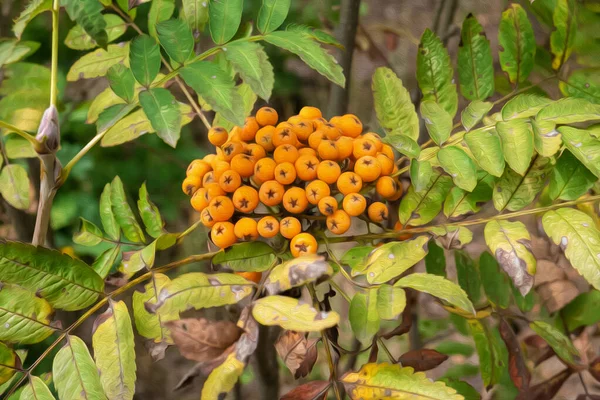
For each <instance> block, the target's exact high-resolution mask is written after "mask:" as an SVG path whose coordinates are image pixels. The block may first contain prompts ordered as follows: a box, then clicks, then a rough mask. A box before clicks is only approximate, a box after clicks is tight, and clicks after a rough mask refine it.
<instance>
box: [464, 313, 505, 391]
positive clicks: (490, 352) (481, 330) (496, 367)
mask: <svg viewBox="0 0 600 400" xmlns="http://www.w3.org/2000/svg"><path fill="white" fill-rule="evenodd" d="M467 322H468V327H469V333H470V334H471V336H472V337H473V341H474V342H475V348H476V349H477V355H478V356H479V370H480V371H481V379H482V380H483V385H484V386H485V387H490V386H492V385H495V384H497V383H498V382H499V381H500V379H501V375H502V372H503V369H504V368H503V367H504V365H503V364H504V363H503V361H502V360H501V359H500V357H499V352H498V351H497V349H495V347H496V346H497V345H498V344H499V343H495V338H494V337H493V336H492V334H491V332H489V330H488V328H487V327H486V326H485V325H483V323H482V322H480V321H479V320H476V319H470V320H468V321H467Z"/></svg>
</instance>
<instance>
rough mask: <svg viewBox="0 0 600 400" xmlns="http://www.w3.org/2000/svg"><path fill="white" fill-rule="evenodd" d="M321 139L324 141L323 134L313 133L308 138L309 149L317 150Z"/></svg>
mask: <svg viewBox="0 0 600 400" xmlns="http://www.w3.org/2000/svg"><path fill="white" fill-rule="evenodd" d="M323 139H326V137H325V133H324V132H323V131H314V132H313V133H311V134H310V136H309V137H308V145H309V146H310V147H311V148H313V149H315V150H317V149H318V148H319V145H320V144H321V142H322V141H323Z"/></svg>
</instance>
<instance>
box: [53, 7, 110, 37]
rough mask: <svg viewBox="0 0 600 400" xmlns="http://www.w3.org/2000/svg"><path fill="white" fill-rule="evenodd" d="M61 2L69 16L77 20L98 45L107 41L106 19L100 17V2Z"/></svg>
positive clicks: (101, 8)
mask: <svg viewBox="0 0 600 400" xmlns="http://www.w3.org/2000/svg"><path fill="white" fill-rule="evenodd" d="M61 4H62V5H63V6H64V7H65V9H66V10H67V13H68V14H69V17H70V18H71V19H72V20H73V21H75V22H77V24H79V25H80V26H81V27H82V28H83V29H84V30H85V31H86V32H87V34H88V35H90V36H91V37H92V39H94V41H95V42H96V43H98V45H99V46H100V47H105V46H106V44H107V43H108V35H107V33H106V21H105V20H104V18H103V17H102V10H104V7H102V4H100V2H98V1H97V0H63V1H62V2H61Z"/></svg>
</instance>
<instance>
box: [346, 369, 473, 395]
mask: <svg viewBox="0 0 600 400" xmlns="http://www.w3.org/2000/svg"><path fill="white" fill-rule="evenodd" d="M341 380H342V383H343V384H344V387H345V388H346V394H347V395H348V396H349V397H350V399H352V400H391V399H407V400H408V399H410V400H463V399H464V398H463V396H461V395H459V394H457V392H456V390H454V389H452V388H451V387H448V386H446V385H445V384H444V383H443V382H432V381H431V380H429V378H427V376H426V375H425V374H424V373H423V372H417V373H415V372H414V369H413V368H411V367H404V368H403V367H401V366H399V365H392V364H388V363H383V364H374V363H369V364H365V365H363V367H362V368H361V369H360V371H358V372H348V373H346V374H345V375H344V376H342V379H341Z"/></svg>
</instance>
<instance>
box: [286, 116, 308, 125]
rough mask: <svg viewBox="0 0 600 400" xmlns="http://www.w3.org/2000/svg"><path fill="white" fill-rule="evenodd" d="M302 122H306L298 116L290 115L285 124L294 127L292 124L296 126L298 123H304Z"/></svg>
mask: <svg viewBox="0 0 600 400" xmlns="http://www.w3.org/2000/svg"><path fill="white" fill-rule="evenodd" d="M304 120H306V118H302V117H301V116H299V115H292V116H291V117H289V118H288V120H287V122H289V123H290V124H292V125H294V124H297V123H298V122H300V121H304Z"/></svg>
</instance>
